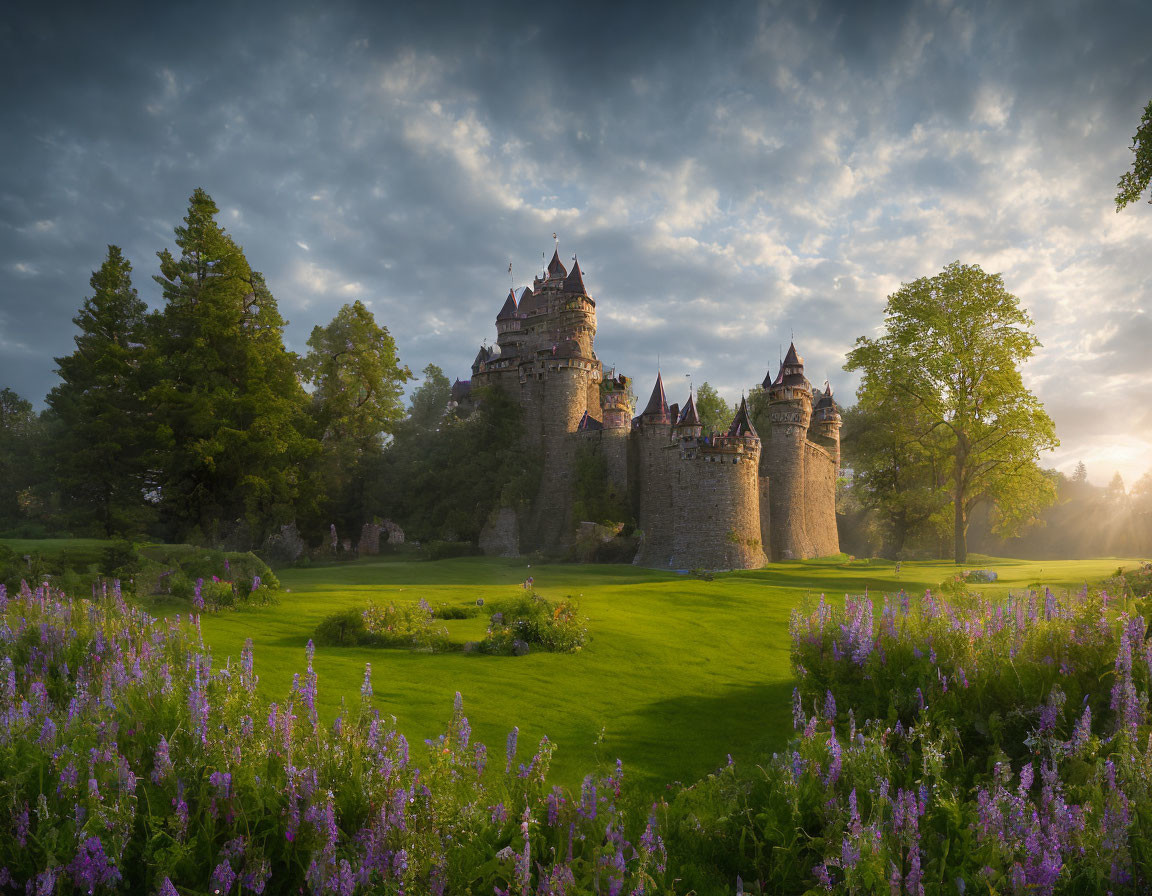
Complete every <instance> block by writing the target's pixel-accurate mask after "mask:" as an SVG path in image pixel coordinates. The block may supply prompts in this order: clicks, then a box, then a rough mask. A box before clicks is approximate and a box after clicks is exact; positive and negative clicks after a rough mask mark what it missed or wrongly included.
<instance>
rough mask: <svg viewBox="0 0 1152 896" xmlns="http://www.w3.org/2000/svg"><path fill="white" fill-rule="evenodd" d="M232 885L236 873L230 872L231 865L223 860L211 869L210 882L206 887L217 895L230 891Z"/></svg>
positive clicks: (234, 881)
mask: <svg viewBox="0 0 1152 896" xmlns="http://www.w3.org/2000/svg"><path fill="white" fill-rule="evenodd" d="M234 883H236V872H235V871H233V870H232V865H231V864H229V862H228V861H227V860H225V861H223V862H221V863H220V864H219V865H217V866H216V867H215V869H213V871H212V880H211V881H210V882H209V884H208V886H209V887H211V888H212V889H213V890H215V891H216V892H217V893H227V892H228V891H229V890H231V889H232V885H233V884H234Z"/></svg>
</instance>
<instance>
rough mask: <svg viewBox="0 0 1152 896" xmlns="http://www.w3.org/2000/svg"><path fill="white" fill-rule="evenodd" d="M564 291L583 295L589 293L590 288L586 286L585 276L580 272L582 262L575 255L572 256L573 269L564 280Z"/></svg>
mask: <svg viewBox="0 0 1152 896" xmlns="http://www.w3.org/2000/svg"><path fill="white" fill-rule="evenodd" d="M564 292H574V293H576V294H577V295H581V296H586V295H588V290H587V289H585V288H584V277H583V276H582V275H581V273H580V262H579V261H578V260H577V259H576V257H575V256H573V257H572V271H571V273H569V274H568V276H567V277H566V278H565V280H564Z"/></svg>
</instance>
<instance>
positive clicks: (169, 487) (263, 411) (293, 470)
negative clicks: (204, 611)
mask: <svg viewBox="0 0 1152 896" xmlns="http://www.w3.org/2000/svg"><path fill="white" fill-rule="evenodd" d="M217 213H218V209H217V207H216V204H215V203H214V202H213V201H212V198H211V197H210V196H209V195H208V194H207V193H206V192H204V190H202V189H197V190H196V191H195V192H194V193H193V194H192V197H191V199H190V202H189V207H188V214H187V216H186V217H185V218H184V226H183V227H177V228H176V246H177V248H178V249H179V255H174V254H173V253H172V252H170V251H169V250H167V249H165V250H164V251H162V252H160V253H159V257H160V275H159V276H157V277H156V278H155V279H156V282H157V283H159V284H160V286H161V288H162V289H163V291H164V298H165V300H166V305H165V308H164V311H163V314H162V316H161V317H160V318H159V319H158V320H157V334H156V336H157V342H158V344H159V346H160V349H161V351H160V356H161V359H162V371H163V375H162V377H161V379H160V382H159V383H158V384H157V386H156V388H155V389H154V390H153V393H152V394H153V400H154V403H155V405H156V408H157V414H158V416H159V418H160V426H159V428H158V436H159V441H160V443H161V445H162V447H163V452H164V456H165V463H164V476H163V481H162V483H161V490H160V495H161V507H162V509H163V511H164V516H165V519H166V521H167V522H168V524H169V528H170V531H169V533H168V534H169V535H170V536H179V537H183V536H187V535H189V534H190V533H194V532H195V531H196V530H199V532H200V533H201V534H202V535H203V537H205V538H207V539H209V540H214V539H216V538H218V537H220V536H221V533H222V532H223V531H224V529H221V528H220V527H221V526H224V527H225V528H230V527H232V526H234V525H235V524H238V523H243V524H246V525H247V528H248V532H249V533H250V536H251V538H253V539H254V540H259V538H261V537H262V536H263V535H264V534H266V533H267V532H269V531H271V530H272V529H273V528H274V527H275V526H277V525H280V524H282V523H284V522H287V521H289V520H291V519H293V518H294V517H295V515H296V512H297V510H298V509H302V505H307V504H308V503H309V502H311V501H312V500H314V494H313V484H314V483H313V479H312V475H311V473H310V469H311V462H312V460H313V459H314V458H315V456H316V454H317V452H318V449H319V445H318V443H317V442H316V440H315V439H313V438H312V437H311V435H310V427H311V423H310V420H309V418H308V416H307V395H306V394H305V392H304V390H303V388H302V386H301V385H300V382H299V380H298V378H297V376H296V363H297V362H296V358H295V356H294V355H292V354H290V353H289V352H288V351H286V350H285V348H284V341H283V331H284V320H283V318H282V317H281V316H280V312H279V310H278V308H277V306H276V300H275V299H274V298H273V296H272V293H271V292H270V291H269V289H268V287H267V285H266V284H265V282H264V278H263V277H262V276H261V275H260V274H259V273H258V272H256V271H253V270H252V268H251V267H250V266H249V264H248V260H247V259H246V258H245V257H244V251H243V250H242V249H241V248H240V246H238V245H237V244H236V243H235V242H234V241H233V239H232V238H231V237H230V236H229V235H228V234H227V233H225V231H224V229H223V228H222V227H220V225H219V224H218V223H217V222H216V215H217Z"/></svg>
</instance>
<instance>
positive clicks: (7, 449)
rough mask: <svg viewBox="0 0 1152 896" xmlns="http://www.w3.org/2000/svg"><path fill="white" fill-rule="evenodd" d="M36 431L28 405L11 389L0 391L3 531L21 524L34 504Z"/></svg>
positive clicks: (30, 406) (36, 478) (1, 509)
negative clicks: (30, 506)
mask: <svg viewBox="0 0 1152 896" xmlns="http://www.w3.org/2000/svg"><path fill="white" fill-rule="evenodd" d="M38 429H39V427H38V426H37V418H36V414H35V413H34V412H33V410H32V402H30V401H27V400H26V399H23V398H21V397H20V396H19V395H17V394H16V393H15V392H13V391H12V390H11V389H0V526H2V527H4V528H9V527H14V526H17V525H19V524H20V523H21V522H23V521H25V520H26V519H27V513H26V511H27V510H28V509H29V505H30V504H32V503H33V502H34V501H35V496H34V494H33V488H34V486H36V485H37V484H38V479H39V477H38V476H37V475H36V473H37V471H36V463H35V459H36V457H37V456H38V454H39V452H38V451H37V450H36V444H37V442H38V440H37V439H36V436H37V434H38Z"/></svg>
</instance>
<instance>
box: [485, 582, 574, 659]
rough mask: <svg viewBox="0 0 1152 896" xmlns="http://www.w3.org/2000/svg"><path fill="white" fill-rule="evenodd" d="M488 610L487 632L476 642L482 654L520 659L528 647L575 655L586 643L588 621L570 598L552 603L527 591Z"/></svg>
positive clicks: (533, 592)
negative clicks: (489, 615)
mask: <svg viewBox="0 0 1152 896" xmlns="http://www.w3.org/2000/svg"><path fill="white" fill-rule="evenodd" d="M490 610H491V612H492V619H491V621H490V623H489V625H488V632H487V634H485V636H484V640H483V641H481V642H480V649H481V650H482V651H484V652H485V653H496V654H502V655H504V656H512V655H516V656H521V655H523V654H525V653H527V652H528V651H529V649H531V648H538V649H540V650H547V651H551V652H553V653H575V652H576V651H578V650H580V649H581V648H582V647H583V646H584V644H585V643H586V642H587V640H588V619H587V617H585V616H581V615H580V608H579V606H578V605H577V603H576V601H575V600H574V599H573V598H572V597H571V596H569V597H566V598H564V600H562V601H556V602H553V601H550V600H548V599H547V598H545V597H543V596H541V595H539V594H537V593H536V592H535V591H531V590H530V591H527V592H526V593H525V594H523V595H522V596H519V597H517V598H515V599H513V600H509V601H500V602H497V603H494V604H493V605H492V606H491V608H490Z"/></svg>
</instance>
